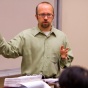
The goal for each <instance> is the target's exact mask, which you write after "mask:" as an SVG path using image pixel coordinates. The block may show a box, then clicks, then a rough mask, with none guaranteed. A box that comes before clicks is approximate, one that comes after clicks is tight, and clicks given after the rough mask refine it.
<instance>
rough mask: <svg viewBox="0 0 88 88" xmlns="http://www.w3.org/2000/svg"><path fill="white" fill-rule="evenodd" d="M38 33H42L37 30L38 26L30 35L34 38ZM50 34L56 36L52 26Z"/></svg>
mask: <svg viewBox="0 0 88 88" xmlns="http://www.w3.org/2000/svg"><path fill="white" fill-rule="evenodd" d="M39 33H42V31H41V30H40V29H39V27H38V26H37V27H34V28H33V31H32V34H33V35H34V36H36V35H37V34H39ZM50 33H51V34H53V35H54V36H56V35H57V32H56V29H55V28H54V27H53V26H52V29H51V32H50Z"/></svg>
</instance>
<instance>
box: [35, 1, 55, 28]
mask: <svg viewBox="0 0 88 88" xmlns="http://www.w3.org/2000/svg"><path fill="white" fill-rule="evenodd" d="M35 16H36V18H37V20H38V25H39V27H40V28H49V27H50V26H51V23H52V20H53V18H54V8H53V6H52V5H51V4H50V3H49V2H41V3H39V4H38V5H37V6H36V15H35Z"/></svg>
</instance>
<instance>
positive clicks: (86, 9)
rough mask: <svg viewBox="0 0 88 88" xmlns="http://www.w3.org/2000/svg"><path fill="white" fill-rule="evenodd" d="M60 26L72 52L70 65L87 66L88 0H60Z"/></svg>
mask: <svg viewBox="0 0 88 88" xmlns="http://www.w3.org/2000/svg"><path fill="white" fill-rule="evenodd" d="M61 3H62V12H61V14H62V17H61V18H62V22H61V27H62V31H64V32H65V33H66V34H67V36H68V38H69V41H70V43H71V47H72V49H73V53H74V57H75V59H74V61H73V62H72V65H80V66H83V67H86V68H88V0H61Z"/></svg>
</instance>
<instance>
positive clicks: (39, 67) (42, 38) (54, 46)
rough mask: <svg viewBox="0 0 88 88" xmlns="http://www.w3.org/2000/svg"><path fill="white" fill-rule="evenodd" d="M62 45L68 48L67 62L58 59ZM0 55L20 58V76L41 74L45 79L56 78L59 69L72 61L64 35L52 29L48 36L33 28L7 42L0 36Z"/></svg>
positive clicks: (70, 51)
mask: <svg viewBox="0 0 88 88" xmlns="http://www.w3.org/2000/svg"><path fill="white" fill-rule="evenodd" d="M62 45H64V47H65V48H69V51H68V59H67V60H63V59H61V57H60V48H61V46H62ZM0 54H1V55H3V56H4V57H6V58H17V57H19V56H22V63H21V72H22V74H26V75H33V74H42V75H44V76H46V77H52V76H53V75H55V76H56V77H57V76H58V75H59V73H60V69H61V68H64V67H68V66H70V65H71V62H72V60H73V55H72V50H71V48H70V47H69V43H68V40H67V37H66V35H65V34H64V33H63V32H62V31H60V30H57V29H56V28H54V27H52V30H51V31H50V34H49V35H48V36H46V35H45V34H44V33H43V32H41V31H40V29H39V28H38V27H34V28H31V29H27V30H24V31H22V32H21V33H19V34H18V35H17V36H16V37H14V38H13V39H12V40H10V41H9V42H6V40H5V39H4V38H3V37H2V36H1V35H0Z"/></svg>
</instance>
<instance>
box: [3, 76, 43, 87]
mask: <svg viewBox="0 0 88 88" xmlns="http://www.w3.org/2000/svg"><path fill="white" fill-rule="evenodd" d="M41 79H42V75H34V76H21V77H14V78H5V80H4V87H20V86H21V83H27V82H32V81H33V82H34V81H38V80H41Z"/></svg>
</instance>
